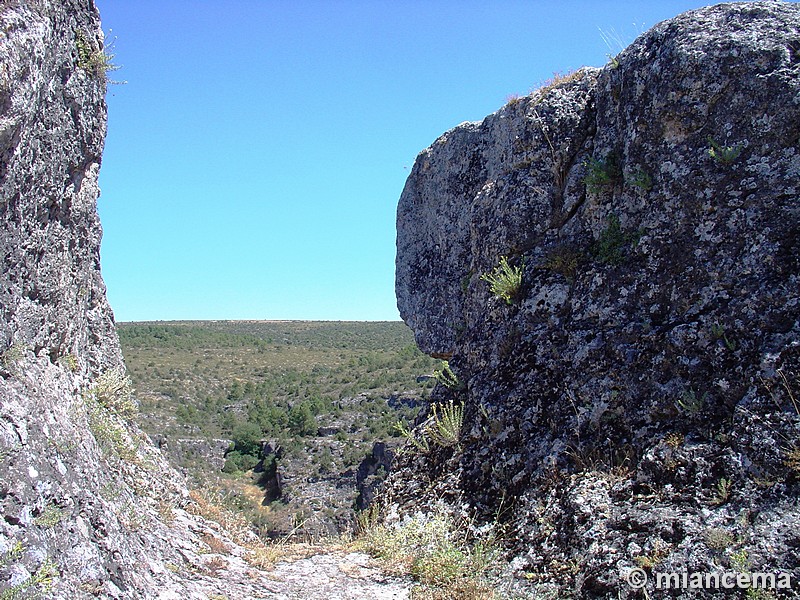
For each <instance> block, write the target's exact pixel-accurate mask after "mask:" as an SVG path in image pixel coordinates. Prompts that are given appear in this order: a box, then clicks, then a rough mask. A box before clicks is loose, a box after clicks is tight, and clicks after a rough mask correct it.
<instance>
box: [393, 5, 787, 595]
mask: <svg viewBox="0 0 800 600" xmlns="http://www.w3.org/2000/svg"><path fill="white" fill-rule="evenodd" d="M503 257H506V258H507V260H508V263H509V265H510V268H511V269H512V270H513V269H519V273H520V274H521V285H520V286H519V288H518V289H512V293H511V294H510V296H509V298H508V300H506V299H504V298H501V297H498V296H496V295H495V294H493V293H492V292H491V290H490V286H489V284H488V283H487V281H486V280H485V279H483V278H482V276H484V275H486V274H491V273H493V272H494V270H495V269H496V267H497V266H498V264H499V263H500V261H501V259H502V258H503ZM396 289H397V299H398V307H399V309H400V313H401V315H402V317H403V319H404V320H405V321H406V322H407V323H408V324H409V325H410V326H411V328H412V329H413V330H414V333H415V335H416V339H417V341H418V343H419V345H420V347H421V348H422V349H423V350H424V351H426V352H428V353H430V354H432V355H438V356H444V357H452V358H451V359H450V366H451V367H452V369H453V371H454V372H455V373H456V375H457V376H458V378H459V379H460V381H461V382H462V383H463V387H464V389H463V390H457V389H450V390H448V389H445V388H444V387H442V386H440V388H439V389H438V391H437V392H436V394H435V396H436V397H437V398H438V400H439V401H442V400H447V399H449V398H454V399H456V401H458V402H464V404H465V417H464V424H463V427H462V430H461V440H460V449H458V448H438V447H434V448H433V449H432V450H431V452H430V453H428V454H424V453H420V452H416V453H414V452H405V453H402V454H400V455H399V457H398V459H397V461H396V465H395V467H394V471H393V473H392V474H391V475H390V478H389V480H388V483H387V486H386V489H385V492H384V497H383V501H384V502H385V503H390V504H391V503H394V504H396V505H398V506H400V508H401V511H400V512H401V514H402V512H403V510H406V511H411V510H416V508H418V507H420V506H423V507H424V506H425V505H426V503H428V502H430V500H431V498H438V497H441V496H442V495H444V496H446V497H450V498H451V499H452V501H453V503H454V504H458V503H459V502H463V503H465V504H467V505H468V506H470V507H471V510H473V511H475V512H476V513H477V514H479V515H481V516H482V518H484V519H487V520H490V519H493V518H495V516H496V515H498V514H499V515H500V518H501V520H502V521H503V523H504V526H505V527H506V529H507V531H508V533H509V546H510V549H511V551H512V555H516V556H517V557H519V560H518V561H516V562H515V564H516V565H518V566H519V568H520V569H524V570H526V571H528V572H529V573H528V577H527V578H525V580H527V581H529V582H530V581H538V582H539V583H540V584H541V586H545V587H542V588H541V589H540V592H542V593H544V591H546V586H551V585H556V586H558V589H560V590H561V593H567V592H569V593H575V594H577V595H578V596H579V597H612V596H613V597H617V594H618V593H619V594H621V596H620V597H627V596H626V594H629V593H631V590H630V589H629V588H628V587H627V586H626V584H625V581H624V576H623V575H624V573H625V572H627V571H628V570H630V569H631V568H633V567H635V566H636V565H637V564H639V562H646V560H645V558H646V556H651V557H652V556H654V555H657V557H658V560H659V562H660V563H662V564H663V565H664V567H665V570H670V569H669V568H667V567H670V566H672V567H676V566H679V565H680V566H681V570H684V571H685V570H687V569H688V570H689V571H693V570H695V571H708V570H710V569H713V568H716V567H715V566H714V565H715V564H717V565H719V564H721V565H723V566H725V567H727V568H729V569H730V568H733V567H732V566H731V555H732V554H733V553H735V552H744V553H745V554H746V555H747V556H748V557H749V559H748V560H749V561H750V563H749V564H752V565H754V566H764V567H765V568H767V570H769V569H772V570H775V569H778V570H781V569H782V570H788V571H790V572H792V573H793V574H794V579H795V581H800V563H798V558H797V556H798V555H797V552H796V550H791V548H796V546H797V544H798V542H799V541H800V538H798V536H797V530H796V529H795V525H794V523H795V522H796V521H797V518H798V513H797V505H796V498H797V493H798V463H797V460H796V458H797V456H800V453H798V449H799V448H800V408H798V404H797V399H798V398H800V304H799V302H800V6H798V5H797V4H789V3H780V2H752V3H735V4H721V5H718V6H714V7H709V8H704V9H700V10H696V11H692V12H689V13H686V14H683V15H680V16H678V17H676V18H674V19H672V20H669V21H666V22H663V23H660V24H658V25H656V26H655V27H654V28H653V29H651V30H650V31H648V32H647V33H645V34H643V35H642V36H640V37H639V38H638V39H637V40H636V41H635V42H634V43H633V44H632V45H631V46H630V47H629V48H627V49H626V50H625V51H623V52H622V53H621V54H620V55H619V56H617V57H616V58H615V59H613V60H612V62H611V63H610V64H608V65H607V66H606V67H604V68H602V69H588V68H586V69H582V70H580V71H578V72H576V73H574V74H572V75H570V76H567V77H565V78H563V79H561V80H559V81H555V82H553V84H552V85H548V86H546V87H545V88H543V89H541V90H539V91H537V92H534V93H532V94H531V95H530V96H528V97H525V98H521V99H518V100H514V101H512V102H510V103H509V104H507V105H506V106H504V107H503V108H501V109H500V110H499V111H497V112H496V113H494V114H492V115H489V116H488V117H486V118H485V119H484V120H483V121H481V122H479V123H465V124H463V125H460V126H458V127H456V128H455V129H453V130H451V131H449V132H447V133H445V134H444V135H443V136H442V137H441V138H439V139H438V140H436V141H435V142H434V144H433V145H432V146H431V147H430V148H428V149H426V150H425V151H423V152H422V153H421V154H420V155H419V156H418V157H417V160H416V163H415V165H414V167H413V169H412V172H411V174H410V176H409V179H408V181H407V183H406V187H405V189H404V191H403V194H402V196H401V198H400V202H399V206H398V212H397V279H396ZM426 490H427V491H426ZM404 507H405V508H404ZM744 515H748V516H747V517H745V516H744ZM737 517H738V518H740V519H743V521H736V519H737ZM744 522H746V524H742V523H744ZM709 528H723V529H726V531H728V532H729V533H730V535H731V540H733V541H732V542H731V543H730V544H729V546H728V547H726V548H724V549H720V548H717V549H713V548H710V547H709V544H708V543H707V539H706V536H707V534H708V530H709ZM723 537H724V536H723ZM726 539H727V538H726ZM768 547H771V548H773V549H775V550H774V551H769V550H766V548H768ZM637 560H638V561H639V562H637ZM558 565H561V567H564V568H560V567H558ZM565 565H570V566H569V568H566V567H565ZM547 589H549V588H547Z"/></svg>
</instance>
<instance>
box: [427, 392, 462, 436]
mask: <svg viewBox="0 0 800 600" xmlns="http://www.w3.org/2000/svg"><path fill="white" fill-rule="evenodd" d="M431 409H432V410H433V425H432V426H431V427H429V428H428V430H427V433H428V436H429V437H430V439H431V441H432V442H433V443H434V444H438V445H439V446H443V447H449V446H456V445H458V438H459V436H460V435H461V426H462V424H463V423H464V405H463V404H458V405H456V404H455V403H454V402H453V400H450V401H449V402H448V403H447V404H434V405H433V406H432V407H431Z"/></svg>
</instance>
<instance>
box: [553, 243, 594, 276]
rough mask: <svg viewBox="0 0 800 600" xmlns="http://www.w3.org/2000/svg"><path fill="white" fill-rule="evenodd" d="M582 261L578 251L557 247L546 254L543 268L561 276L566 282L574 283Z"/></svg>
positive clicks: (582, 256)
mask: <svg viewBox="0 0 800 600" xmlns="http://www.w3.org/2000/svg"><path fill="white" fill-rule="evenodd" d="M584 260H585V258H584V255H583V253H582V252H580V251H579V250H577V249H575V248H571V247H569V246H559V247H557V248H554V249H553V250H552V251H551V252H550V254H548V256H547V258H546V259H545V262H544V265H543V266H544V268H545V269H548V270H550V271H553V272H554V273H558V274H559V275H562V276H563V277H564V278H565V279H566V280H567V281H574V280H575V276H576V275H577V274H578V270H579V268H580V266H581V263H582V262H583V261H584Z"/></svg>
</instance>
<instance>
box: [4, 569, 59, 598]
mask: <svg viewBox="0 0 800 600" xmlns="http://www.w3.org/2000/svg"><path fill="white" fill-rule="evenodd" d="M57 576H58V568H57V567H56V565H55V563H54V562H52V561H51V560H50V559H47V560H45V561H44V562H43V563H42V564H41V565H40V566H39V568H38V569H36V572H35V573H34V574H33V575H31V576H30V577H29V578H28V579H26V580H25V581H21V582H20V583H18V584H16V585H12V586H11V587H9V588H6V589H5V590H3V591H2V593H0V600H17V599H18V598H24V597H29V596H32V597H36V596H37V595H38V594H40V593H42V592H49V591H50V590H51V589H52V587H53V579H55V578H56V577H57ZM32 588H38V589H37V590H36V591H35V592H34V593H33V594H30V591H31V589H32Z"/></svg>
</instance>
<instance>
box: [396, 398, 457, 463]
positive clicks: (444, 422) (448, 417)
mask: <svg viewBox="0 0 800 600" xmlns="http://www.w3.org/2000/svg"><path fill="white" fill-rule="evenodd" d="M431 412H432V414H433V420H432V421H431V422H430V423H427V424H425V425H424V426H423V427H421V428H420V430H419V434H417V433H416V432H415V431H413V430H410V429H409V428H408V427H407V426H406V424H405V423H403V422H402V421H399V422H398V423H397V424H396V425H395V429H396V430H397V431H398V433H400V435H402V436H403V437H404V438H405V439H406V440H407V441H409V442H410V443H411V445H412V446H414V447H415V448H416V449H417V450H419V451H420V452H422V453H423V454H427V453H428V452H430V450H431V442H433V443H434V444H436V445H437V446H442V447H444V448H447V447H450V446H457V445H458V438H459V437H460V436H461V426H462V425H463V423H464V405H463V404H456V403H455V402H453V400H450V401H449V402H448V403H447V404H441V405H440V404H434V405H432V406H431Z"/></svg>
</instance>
